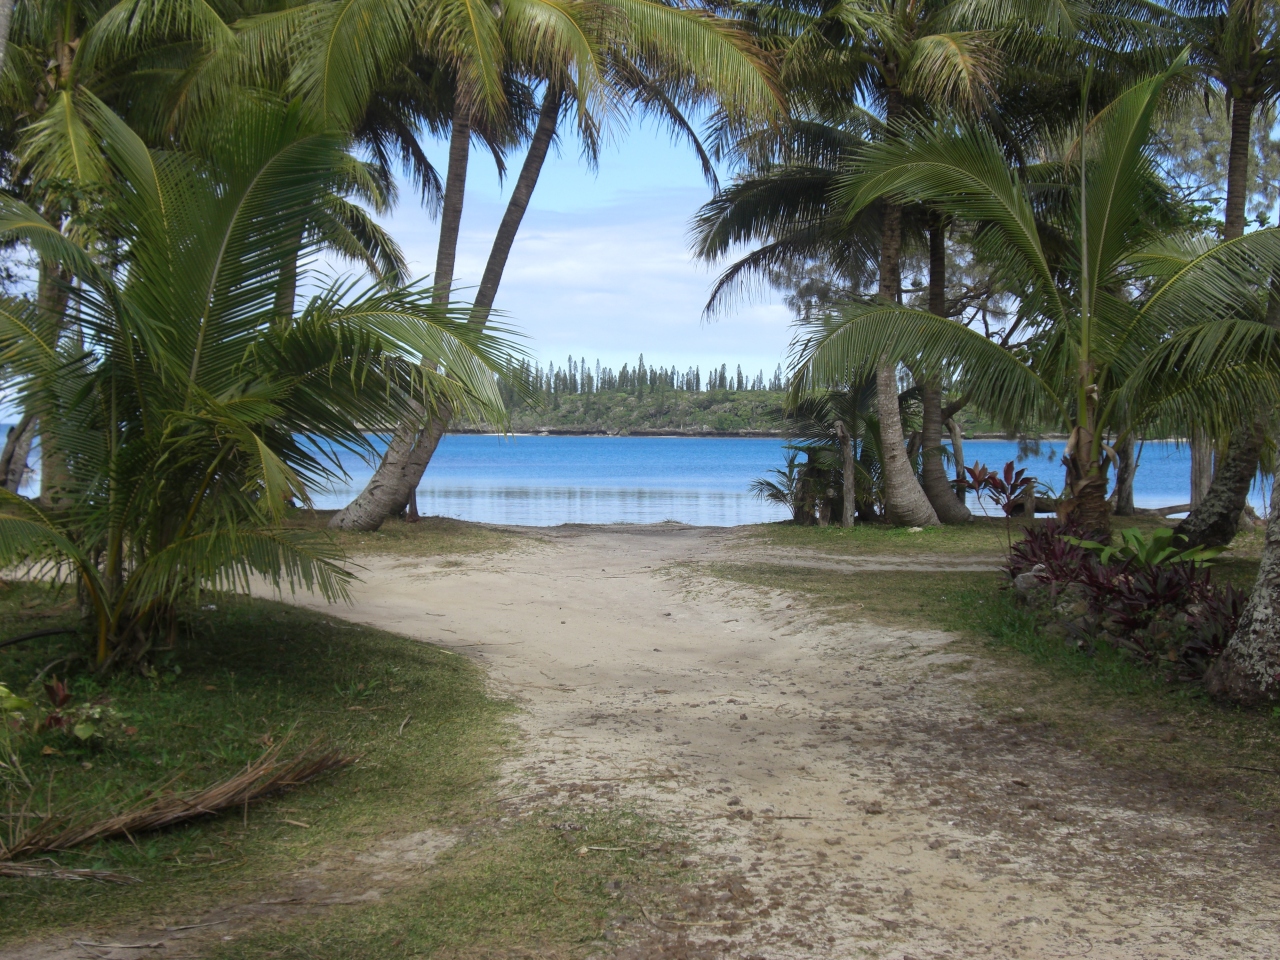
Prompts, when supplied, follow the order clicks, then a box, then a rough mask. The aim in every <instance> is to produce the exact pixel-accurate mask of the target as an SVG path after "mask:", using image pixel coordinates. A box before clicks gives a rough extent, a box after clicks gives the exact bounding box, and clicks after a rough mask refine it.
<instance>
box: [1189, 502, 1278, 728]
mask: <svg viewBox="0 0 1280 960" xmlns="http://www.w3.org/2000/svg"><path fill="white" fill-rule="evenodd" d="M1206 680H1207V682H1208V686H1209V692H1210V693H1212V694H1214V695H1216V696H1224V697H1230V698H1231V699H1232V700H1236V701H1240V702H1242V703H1254V704H1261V703H1270V702H1274V701H1276V700H1277V699H1280V478H1278V479H1277V480H1276V482H1275V483H1273V484H1272V487H1271V511H1270V514H1269V516H1268V517H1267V537H1266V544H1265V546H1264V547H1263V550H1262V563H1261V564H1259V566H1258V578H1257V580H1255V581H1254V584H1253V593H1252V594H1250V596H1249V602H1248V604H1247V605H1246V606H1245V608H1244V613H1243V614H1242V615H1241V617H1240V623H1239V625H1238V626H1237V627H1236V632H1235V634H1234V635H1233V636H1232V637H1231V640H1230V641H1229V642H1228V643H1227V648H1226V650H1224V651H1223V653H1222V656H1220V657H1219V658H1218V660H1217V662H1216V663H1214V665H1213V667H1212V668H1210V670H1209V675H1208V677H1207V678H1206Z"/></svg>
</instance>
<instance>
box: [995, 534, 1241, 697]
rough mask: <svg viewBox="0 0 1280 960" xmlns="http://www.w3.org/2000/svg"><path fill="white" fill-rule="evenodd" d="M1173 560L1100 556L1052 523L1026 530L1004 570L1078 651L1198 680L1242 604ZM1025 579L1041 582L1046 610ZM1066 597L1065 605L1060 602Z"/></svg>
mask: <svg viewBox="0 0 1280 960" xmlns="http://www.w3.org/2000/svg"><path fill="white" fill-rule="evenodd" d="M1076 532H1078V531H1076ZM1141 539H1142V542H1141V544H1139V546H1140V547H1147V548H1149V547H1150V544H1151V542H1152V541H1155V542H1158V543H1164V542H1166V541H1167V538H1164V537H1147V538H1141ZM1095 546H1096V545H1095ZM1176 556H1177V555H1176V554H1173V555H1170V554H1169V553H1167V552H1166V549H1164V548H1161V549H1131V550H1129V551H1128V552H1126V553H1124V554H1121V553H1119V552H1115V551H1113V552H1110V553H1107V554H1105V556H1104V554H1103V553H1102V551H1099V550H1095V549H1090V548H1089V541H1086V540H1082V538H1080V537H1079V536H1077V535H1075V533H1074V532H1072V528H1070V527H1066V526H1065V525H1062V524H1059V523H1058V522H1057V521H1053V520H1050V521H1048V522H1046V523H1045V524H1043V525H1041V526H1038V527H1031V528H1028V530H1027V532H1026V537H1024V538H1023V540H1021V541H1019V542H1018V543H1015V544H1014V545H1013V547H1012V549H1011V550H1010V552H1009V561H1008V567H1007V569H1008V571H1009V574H1010V576H1011V577H1013V578H1017V579H1016V580H1015V582H1016V583H1022V584H1024V589H1023V590H1022V593H1023V595H1024V596H1025V597H1027V598H1028V599H1029V600H1030V601H1031V602H1032V603H1033V605H1035V606H1036V607H1037V608H1038V609H1039V611H1040V613H1041V616H1042V618H1043V619H1044V620H1045V621H1046V623H1047V625H1049V626H1051V627H1056V628H1058V629H1059V632H1065V635H1066V637H1067V639H1069V640H1070V641H1071V642H1072V643H1073V644H1075V645H1076V646H1077V647H1078V648H1079V649H1081V650H1082V651H1085V652H1088V651H1091V650H1092V649H1093V648H1094V647H1095V645H1096V644H1099V643H1104V644H1108V645H1110V646H1112V647H1115V648H1117V649H1119V650H1122V651H1124V652H1126V653H1128V654H1129V655H1130V656H1132V657H1134V658H1135V659H1137V660H1139V661H1140V662H1142V663H1146V664H1149V665H1154V664H1156V663H1157V662H1161V663H1164V664H1166V665H1167V664H1175V665H1178V666H1179V667H1180V668H1182V669H1184V670H1185V671H1186V672H1187V673H1189V674H1190V675H1191V676H1193V677H1195V678H1200V677H1203V675H1204V673H1205V671H1206V670H1207V669H1208V668H1209V666H1210V665H1211V664H1212V663H1213V661H1214V659H1216V658H1217V657H1218V655H1220V654H1221V653H1222V651H1223V649H1224V648H1225V646H1226V643H1227V641H1228V640H1229V639H1230V637H1231V634H1232V633H1233V632H1234V631H1235V627H1236V624H1237V622H1238V621H1239V618H1240V616H1241V613H1242V612H1243V610H1244V602H1245V597H1244V595H1243V594H1242V593H1241V592H1240V591H1238V590H1236V589H1235V588H1234V587H1231V586H1221V587H1220V586H1218V585H1216V584H1214V583H1213V582H1212V580H1211V572H1210V570H1209V568H1208V567H1207V566H1206V565H1205V564H1204V563H1203V562H1199V563H1197V562H1195V561H1193V560H1190V559H1171V557H1176ZM1027 575H1031V576H1033V577H1034V579H1035V580H1036V581H1038V582H1039V584H1040V585H1041V586H1040V588H1039V592H1042V593H1043V594H1044V595H1046V596H1047V597H1048V598H1049V602H1048V603H1043V602H1038V601H1037V600H1036V599H1034V598H1035V596H1036V593H1037V591H1036V590H1030V589H1026V587H1025V583H1026V581H1025V580H1024V579H1022V578H1023V577H1025V576H1027ZM1064 595H1065V596H1066V597H1067V598H1068V599H1067V601H1066V602H1058V600H1059V598H1060V597H1063V596H1064ZM1073 598H1074V602H1073Z"/></svg>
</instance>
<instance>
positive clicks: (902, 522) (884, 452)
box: [876, 86, 938, 527]
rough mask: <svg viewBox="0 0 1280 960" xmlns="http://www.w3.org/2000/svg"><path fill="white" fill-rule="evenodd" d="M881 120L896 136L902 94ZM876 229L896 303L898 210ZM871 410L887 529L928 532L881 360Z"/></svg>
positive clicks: (886, 294) (892, 92)
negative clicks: (875, 423)
mask: <svg viewBox="0 0 1280 960" xmlns="http://www.w3.org/2000/svg"><path fill="white" fill-rule="evenodd" d="M886 93H887V98H888V104H887V106H886V108H885V120H886V124H887V126H888V128H889V135H890V136H893V135H896V134H897V132H898V128H899V125H900V124H901V122H902V119H903V117H904V116H905V113H906V109H905V104H904V102H903V99H902V91H901V90H899V89H898V88H897V87H895V86H890V87H889V89H888V90H887V92H886ZM882 209H883V213H882V214H881V216H882V219H881V226H880V289H879V293H880V296H881V297H883V298H884V299H886V300H892V301H894V302H895V303H900V302H901V301H902V205H901V204H897V203H890V202H888V201H885V202H884V205H883V208H882ZM876 407H877V410H878V411H879V414H880V458H881V460H882V461H883V462H882V463H881V469H882V470H883V472H884V512H885V517H886V518H887V519H888V521H889V522H890V523H892V524H896V525H898V526H908V527H924V526H934V525H936V524H937V522H938V514H937V513H936V512H935V511H934V509H933V507H932V505H931V504H930V503H929V500H928V498H927V497H926V496H925V495H924V491H923V490H921V489H920V483H919V482H918V481H917V480H916V474H915V471H914V470H913V469H912V468H911V462H910V461H909V460H908V459H907V451H906V438H905V437H904V436H903V433H902V413H901V411H900V410H899V409H898V377H897V365H896V364H895V362H894V361H893V360H892V359H890V358H888V357H885V358H883V359H882V360H881V361H880V363H879V364H877V366H876Z"/></svg>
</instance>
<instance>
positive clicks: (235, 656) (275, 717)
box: [0, 585, 512, 939]
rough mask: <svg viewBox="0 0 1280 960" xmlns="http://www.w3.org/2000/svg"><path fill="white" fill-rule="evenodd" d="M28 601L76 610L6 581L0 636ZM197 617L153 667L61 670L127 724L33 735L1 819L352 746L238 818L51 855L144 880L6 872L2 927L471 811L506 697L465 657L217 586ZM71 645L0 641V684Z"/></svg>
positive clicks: (152, 910)
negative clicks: (327, 771) (319, 746)
mask: <svg viewBox="0 0 1280 960" xmlns="http://www.w3.org/2000/svg"><path fill="white" fill-rule="evenodd" d="M39 613H47V614H51V616H48V617H39V616H35V619H36V623H38V624H40V625H43V623H46V622H49V623H51V622H56V621H57V620H59V619H66V618H68V617H69V616H70V615H71V614H70V611H69V609H68V608H67V606H66V605H65V604H61V603H59V602H58V597H57V596H56V595H54V594H52V593H51V591H49V590H47V589H46V588H44V587H42V586H36V585H15V586H11V587H9V588H8V589H7V590H6V591H5V593H4V596H3V597H0V636H10V635H13V634H15V633H18V632H22V631H23V630H24V629H28V630H29V629H32V628H33V627H34V626H35V624H33V622H32V621H33V615H38V614H39ZM190 630H191V633H192V636H191V637H190V638H187V639H184V640H183V641H182V642H181V646H180V647H179V649H178V650H176V651H174V652H172V653H169V654H161V655H160V656H159V657H158V659H157V667H158V669H157V673H156V676H155V677H153V678H145V677H140V676H119V677H115V678H112V679H111V680H110V681H108V682H106V683H102V682H100V681H98V680H97V679H95V678H94V677H93V676H92V675H90V674H88V673H87V672H81V673H79V674H73V675H72V676H71V677H70V679H69V682H70V685H71V688H72V690H73V691H74V693H75V698H76V700H77V701H83V700H102V701H107V702H109V703H110V704H111V706H112V707H114V708H115V709H117V710H119V711H120V712H121V713H122V714H123V715H124V721H123V722H124V723H126V724H128V727H129V728H131V729H135V730H136V732H135V733H134V734H132V735H124V736H121V737H120V738H118V739H116V740H114V741H113V742H110V743H96V742H93V741H91V742H90V743H88V744H84V743H81V742H79V741H77V740H76V739H75V738H74V737H72V736H69V735H67V734H65V733H62V732H61V731H57V730H52V731H47V732H44V733H42V734H40V735H38V736H35V737H32V738H29V739H28V740H26V741H25V743H24V747H23V750H22V752H21V759H22V765H23V768H24V770H25V772H26V775H27V777H28V779H29V780H30V781H31V783H32V784H33V785H34V787H33V789H31V790H30V791H28V790H27V789H26V788H25V787H24V786H23V785H21V784H18V783H14V782H13V781H12V780H11V781H10V783H9V785H8V786H9V798H8V800H9V802H8V804H7V806H8V808H9V811H10V814H12V811H13V810H14V808H15V807H21V806H22V805H23V804H24V803H26V804H29V805H30V807H31V808H32V809H35V810H40V811H48V810H51V811H53V812H55V813H63V812H67V811H71V810H93V811H102V812H108V811H114V810H118V809H120V808H123V807H127V806H129V805H131V804H132V803H134V802H136V801H137V800H139V799H140V798H142V796H143V795H144V791H146V790H148V789H155V788H157V787H160V786H161V785H167V787H168V788H169V789H174V790H183V789H187V788H191V787H198V786H204V785H206V784H209V783H212V782H214V781H216V780H220V779H222V778H224V777H226V776H229V775H230V774H233V773H235V772H237V771H239V770H240V769H242V768H243V767H244V765H245V764H246V763H247V762H248V761H249V760H251V759H253V758H255V757H257V756H258V755H259V754H260V753H261V752H262V751H263V749H264V748H265V746H266V745H267V744H268V743H271V742H273V741H276V740H278V739H279V738H281V737H282V736H284V735H285V734H286V732H287V731H290V730H293V731H294V739H295V741H296V742H297V744H298V747H299V748H300V747H301V746H302V745H304V744H305V743H307V742H308V741H310V740H311V739H312V738H316V737H319V738H323V739H325V740H327V741H329V742H332V743H334V744H336V745H337V746H339V747H340V748H342V749H343V750H346V751H350V752H354V753H358V754H360V755H362V757H363V759H362V760H361V761H360V762H359V763H357V764H356V765H355V766H353V767H351V768H348V769H347V770H345V771H342V772H340V773H337V774H335V775H333V776H331V777H326V778H324V779H322V780H321V781H319V782H317V783H316V784H313V785H309V786H306V787H303V788H301V789H300V790H298V791H296V792H294V793H292V794H288V795H285V796H283V797H281V798H280V799H278V800H272V801H269V802H266V803H263V804H261V805H259V806H255V807H253V808H251V809H250V810H249V811H248V813H247V816H241V815H224V816H220V817H215V818H210V819H208V820H205V821H199V822H196V823H193V824H191V825H189V826H186V827H181V828H178V829H174V830H170V831H166V832H162V833H156V834H152V835H148V836H141V837H136V838H134V839H135V841H136V842H132V843H131V842H130V841H128V840H120V841H107V842H103V843H100V844H98V845H96V846H94V847H91V848H88V849H84V850H76V851H69V852H67V853H64V854H59V855H58V858H57V859H58V861H59V862H60V863H61V864H63V865H64V866H73V867H96V868H106V869H112V870H116V871H119V872H122V873H127V874H131V875H133V876H136V877H139V878H140V879H142V881H143V882H142V883H141V884H138V885H137V886H132V887H120V888H109V889H108V888H102V887H98V886H97V885H95V884H76V883H66V882H58V881H31V880H0V895H3V898H4V902H5V904H6V914H7V915H6V924H5V932H4V934H3V936H4V937H5V938H7V939H12V938H17V937H22V936H26V935H30V934H31V933H33V932H34V931H37V930H40V929H45V928H57V927H61V926H64V925H66V924H69V923H72V922H74V923H77V924H83V923H89V924H95V923H101V922H103V921H106V920H107V919H112V920H116V921H120V920H129V919H131V918H140V917H151V916H154V915H156V914H163V913H165V912H166V911H168V910H172V909H174V905H175V904H181V909H183V910H185V911H191V910H198V909H200V907H201V906H202V905H209V904H212V903H214V902H216V901H217V900H219V899H220V898H221V897H223V896H225V895H226V893H227V891H228V890H229V889H231V888H236V889H237V890H239V891H243V890H244V889H252V888H253V887H254V886H255V885H258V884H263V883H269V882H270V878H271V877H272V875H273V874H274V873H276V872H278V871H280V870H282V869H284V868H286V867H290V868H293V867H296V866H297V865H299V864H305V863H307V862H311V861H313V860H315V859H316V858H318V857H320V856H321V855H322V854H323V853H324V852H325V851H326V850H329V849H331V848H334V847H343V846H352V845H356V846H358V845H361V844H362V840H363V842H364V843H367V842H368V841H367V838H368V837H369V836H371V835H375V834H381V833H384V832H386V831H389V830H395V829H397V827H399V826H400V825H402V824H403V823H408V822H410V821H412V822H413V823H422V822H427V823H430V824H451V823H457V822H459V821H466V820H469V819H471V818H472V817H474V815H475V811H476V807H477V804H478V803H479V802H480V799H481V797H482V794H483V787H482V786H481V783H482V781H483V780H484V779H485V778H486V777H487V776H488V775H489V774H490V773H491V770H492V761H493V760H494V759H495V758H496V757H497V756H498V755H499V753H500V751H501V750H502V748H503V746H504V744H505V742H506V739H507V737H508V736H509V733H508V730H507V726H506V724H505V722H504V718H505V717H507V716H508V715H509V713H510V712H511V709H512V708H511V707H510V706H509V705H507V704H505V703H501V702H498V701H495V700H493V699H491V698H489V697H487V696H486V695H485V692H484V686H483V678H482V677H481V675H480V673H479V672H478V671H477V669H476V668H475V667H474V666H473V665H472V664H471V663H470V662H469V661H467V660H466V659H464V658H463V657H460V656H457V655H455V654H452V653H448V652H446V651H444V650H440V649H438V648H435V647H431V646H429V645H427V644H422V643H415V642H412V641H409V640H405V639H403V638H400V637H395V636H393V635H390V634H386V633H382V632H379V631H375V630H369V629H365V628H361V627H355V626H352V625H348V624H344V623H342V622H340V621H336V620H332V619H330V618H328V617H325V616H323V615H320V614H315V613H311V612H306V611H301V610H297V609H294V608H291V607H288V606H285V605H282V604H276V603H269V602H265V601H249V600H238V599H219V600H218V601H217V609H216V610H201V611H199V612H198V614H196V615H195V616H194V617H193V619H192V621H191V623H190ZM76 643H77V641H76V640H75V638H66V637H63V638H50V639H48V640H39V641H33V642H30V643H28V644H24V645H21V646H19V647H15V648H11V649H8V650H5V651H4V653H3V660H0V679H2V680H3V681H4V682H5V683H7V684H8V685H10V687H11V688H12V689H15V690H21V689H23V688H24V687H26V685H27V683H28V682H29V681H30V679H31V677H32V675H33V674H34V672H35V671H36V670H38V669H40V668H41V667H43V666H44V665H45V664H47V663H48V662H49V661H50V660H53V659H55V658H56V657H58V656H59V655H62V654H65V653H67V652H73V650H74V645H75V644H76ZM54 672H57V673H63V671H57V670H55V671H54ZM64 675H65V674H64ZM34 693H35V692H34V691H33V694H34ZM40 695H41V696H42V695H43V694H40ZM409 715H412V720H411V721H410V722H409V723H408V724H407V725H406V726H405V728H404V731H403V733H402V734H399V735H397V730H398V728H399V726H400V724H401V722H402V721H403V720H404V719H405V717H406V716H409ZM286 820H294V821H297V822H299V823H305V824H307V825H308V827H309V829H308V828H303V827H298V826H296V825H294V824H289V823H286V822H285V821H286ZM10 822H12V820H10ZM419 829H420V828H419Z"/></svg>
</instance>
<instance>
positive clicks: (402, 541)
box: [290, 510, 533, 558]
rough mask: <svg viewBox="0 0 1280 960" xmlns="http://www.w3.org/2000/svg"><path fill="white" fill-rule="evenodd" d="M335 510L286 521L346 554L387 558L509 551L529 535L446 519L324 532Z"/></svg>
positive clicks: (302, 513)
mask: <svg viewBox="0 0 1280 960" xmlns="http://www.w3.org/2000/svg"><path fill="white" fill-rule="evenodd" d="M336 512H337V511H335V510H308V511H303V510H299V511H297V512H296V513H294V515H293V516H292V517H291V518H290V523H292V524H294V525H295V526H300V527H306V528H309V529H316V530H325V531H326V532H328V533H329V534H330V535H331V536H332V537H333V539H334V541H335V542H336V543H337V544H338V545H339V546H340V547H342V549H343V550H345V551H346V552H347V553H348V554H350V555H352V556H359V555H361V554H391V555H394V556H412V557H424V558H425V557H438V556H444V555H447V554H449V555H454V554H456V555H466V554H476V553H497V552H500V551H504V550H512V549H515V548H516V547H518V546H519V545H520V544H522V543H525V542H527V540H528V539H529V537H530V536H533V534H522V533H515V532H513V531H511V530H509V529H499V528H497V527H492V526H489V525H487V524H482V523H467V522H465V521H462V520H454V519H452V518H450V517H423V518H422V519H421V520H419V521H418V522H417V523H406V522H405V521H403V520H400V519H398V518H397V519H391V520H387V521H385V522H384V523H383V524H382V526H381V527H379V528H378V529H377V530H373V531H370V532H365V531H361V530H328V526H327V525H328V523H329V519H330V518H331V517H332V516H333V515H334V513H336Z"/></svg>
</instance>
